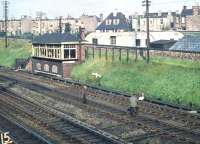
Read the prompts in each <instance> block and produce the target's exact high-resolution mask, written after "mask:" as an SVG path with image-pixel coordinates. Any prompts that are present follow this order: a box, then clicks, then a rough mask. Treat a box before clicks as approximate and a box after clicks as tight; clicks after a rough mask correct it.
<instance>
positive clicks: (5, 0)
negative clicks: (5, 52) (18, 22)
mask: <svg viewBox="0 0 200 144" xmlns="http://www.w3.org/2000/svg"><path fill="white" fill-rule="evenodd" d="M3 12H4V18H5V19H4V28H5V48H8V35H7V33H8V0H4V1H3Z"/></svg>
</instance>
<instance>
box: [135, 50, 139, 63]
mask: <svg viewBox="0 0 200 144" xmlns="http://www.w3.org/2000/svg"><path fill="white" fill-rule="evenodd" d="M137 59H138V51H137V48H136V49H135V62H136V61H137Z"/></svg>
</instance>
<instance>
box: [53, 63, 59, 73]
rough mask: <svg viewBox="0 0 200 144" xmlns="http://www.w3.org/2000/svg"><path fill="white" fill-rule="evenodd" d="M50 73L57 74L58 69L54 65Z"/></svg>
mask: <svg viewBox="0 0 200 144" xmlns="http://www.w3.org/2000/svg"><path fill="white" fill-rule="evenodd" d="M52 73H58V67H57V66H56V65H53V66H52Z"/></svg>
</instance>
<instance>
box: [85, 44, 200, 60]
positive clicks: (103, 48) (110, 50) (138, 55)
mask: <svg viewBox="0 0 200 144" xmlns="http://www.w3.org/2000/svg"><path fill="white" fill-rule="evenodd" d="M84 47H85V56H86V58H89V57H90V58H91V57H92V58H95V57H99V58H100V59H101V58H104V59H106V60H108V59H111V60H112V61H115V60H119V61H122V60H126V61H127V62H129V61H130V60H132V61H133V60H134V61H137V60H139V59H143V60H146V58H147V50H149V51H150V57H153V56H162V57H172V58H178V59H190V60H194V61H198V60H200V52H194V51H178V50H176V51H170V50H163V49H157V48H156V49H154V48H150V49H147V48H144V47H142V48H139V47H124V46H113V45H88V44H87V45H84Z"/></svg>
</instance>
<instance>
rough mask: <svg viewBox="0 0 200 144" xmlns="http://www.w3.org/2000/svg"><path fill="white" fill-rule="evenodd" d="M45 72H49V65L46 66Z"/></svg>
mask: <svg viewBox="0 0 200 144" xmlns="http://www.w3.org/2000/svg"><path fill="white" fill-rule="evenodd" d="M44 71H46V72H49V65H48V64H45V65H44Z"/></svg>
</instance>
